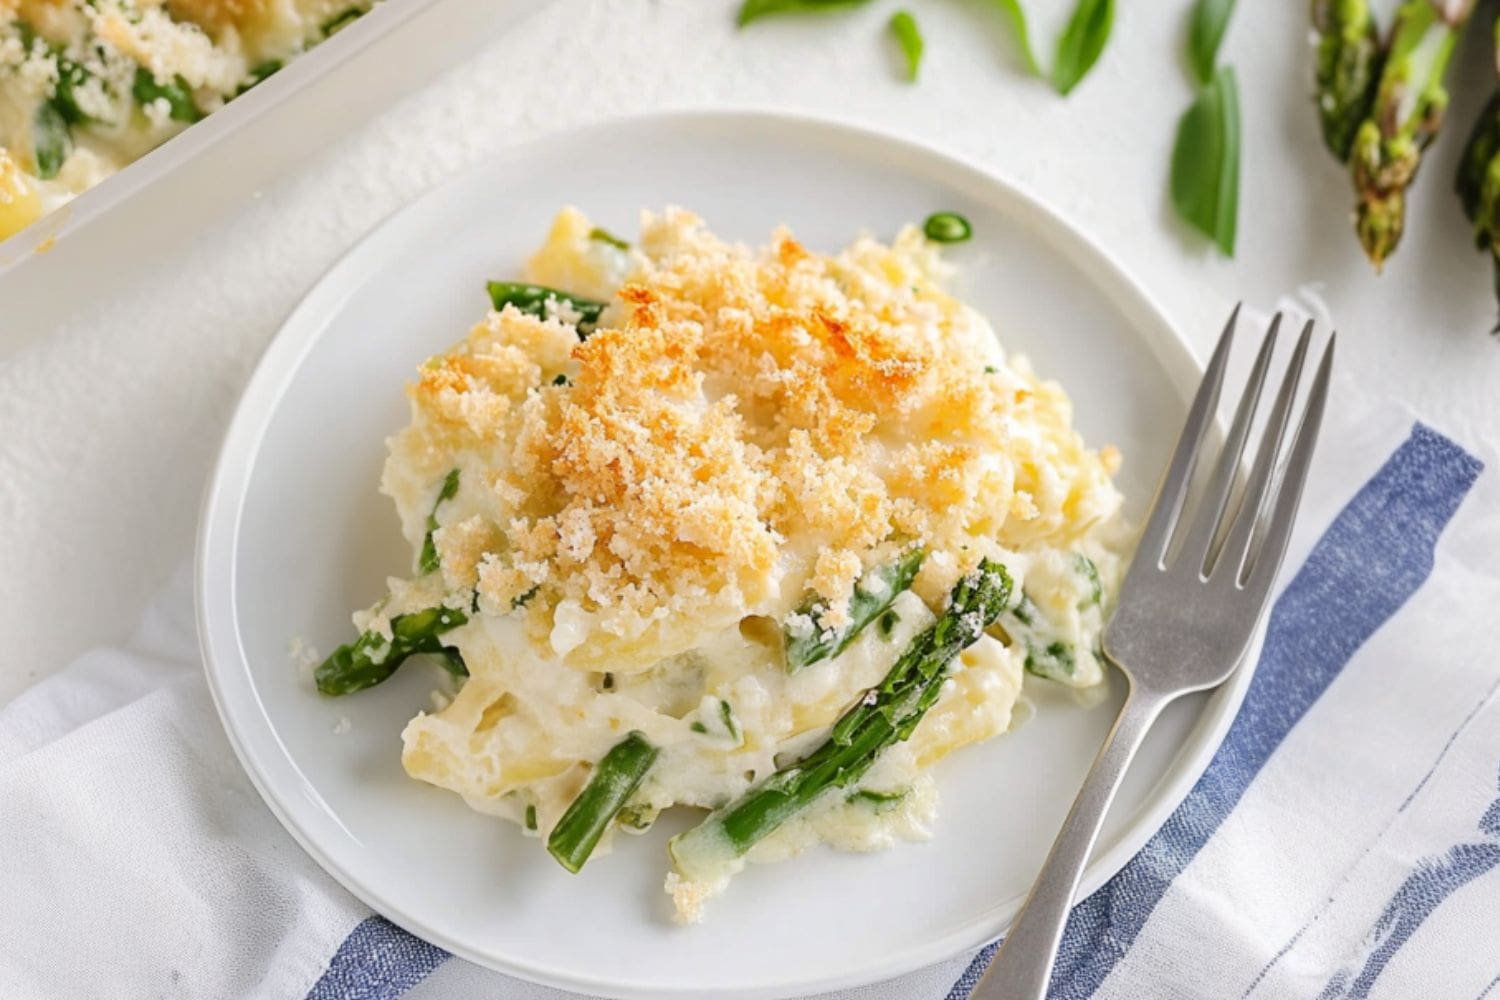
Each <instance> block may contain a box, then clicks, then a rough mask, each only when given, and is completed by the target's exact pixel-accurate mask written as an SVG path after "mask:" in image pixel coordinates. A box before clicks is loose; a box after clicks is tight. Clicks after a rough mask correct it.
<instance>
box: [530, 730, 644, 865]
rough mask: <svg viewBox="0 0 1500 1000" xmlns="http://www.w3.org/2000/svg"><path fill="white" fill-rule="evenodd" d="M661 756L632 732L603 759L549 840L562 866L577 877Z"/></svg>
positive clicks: (551, 851)
mask: <svg viewBox="0 0 1500 1000" xmlns="http://www.w3.org/2000/svg"><path fill="white" fill-rule="evenodd" d="M658 753H659V751H658V750H657V749H656V747H654V746H652V745H651V744H650V743H648V742H647V741H646V737H645V735H644V734H642V733H639V732H632V733H630V735H628V736H626V737H625V738H624V739H623V740H621V741H620V742H619V743H616V744H615V745H614V746H613V747H611V748H610V751H609V752H608V753H606V754H605V755H604V756H603V757H602V758H600V760H599V763H598V765H597V766H596V767H595V768H594V773H593V775H592V776H591V777H590V778H589V783H588V784H587V785H584V786H583V791H581V792H579V793H578V797H577V798H576V799H574V800H573V802H572V804H571V805H569V806H568V808H567V810H566V811H565V812H564V813H563V814H562V818H561V819H559V820H558V821H557V825H556V826H554V827H553V828H552V832H551V834H549V835H548V836H547V850H548V852H550V853H551V855H552V856H553V857H554V858H556V859H557V863H558V864H560V865H562V866H563V867H564V868H566V869H567V870H568V871H570V872H573V873H574V874H577V872H578V870H579V869H580V868H582V867H583V864H584V862H585V861H587V860H588V859H589V855H590V854H592V853H593V852H594V848H595V847H597V846H598V845H599V838H600V837H602V836H604V831H605V830H606V829H607V828H608V827H609V824H610V823H611V822H613V821H614V818H615V816H616V815H617V814H618V813H619V812H620V810H621V809H623V808H624V807H625V803H626V802H628V801H629V800H630V797H631V796H632V795H634V794H635V790H636V789H637V788H639V787H640V786H641V782H642V781H644V780H645V778H646V772H647V771H649V770H651V765H652V764H654V763H656V757H657V754H658Z"/></svg>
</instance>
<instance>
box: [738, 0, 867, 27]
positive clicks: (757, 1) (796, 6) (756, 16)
mask: <svg viewBox="0 0 1500 1000" xmlns="http://www.w3.org/2000/svg"><path fill="white" fill-rule="evenodd" d="M868 2H869V0H745V2H744V3H742V4H740V12H739V16H738V17H736V18H735V24H737V25H739V27H741V28H743V27H744V26H745V25H747V24H749V23H750V22H751V21H759V20H760V19H761V18H763V17H767V16H769V15H771V14H792V13H805V12H807V11H819V10H832V9H834V8H836V7H855V6H858V5H860V4H863V3H868Z"/></svg>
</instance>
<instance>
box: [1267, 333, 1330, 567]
mask: <svg viewBox="0 0 1500 1000" xmlns="http://www.w3.org/2000/svg"><path fill="white" fill-rule="evenodd" d="M1336 339H1337V334H1330V335H1329V337H1328V346H1327V347H1325V348H1323V360H1322V361H1321V362H1320V363H1319V364H1318V374H1317V376H1316V377H1314V379H1313V386H1312V389H1311V390H1310V391H1309V392H1308V394H1307V405H1306V406H1305V407H1304V408H1303V410H1302V420H1301V422H1300V423H1299V424H1298V426H1297V437H1296V440H1295V441H1293V443H1292V452H1291V455H1290V456H1289V457H1288V458H1287V462H1286V470H1285V471H1284V472H1283V473H1282V475H1281V483H1280V485H1279V487H1278V488H1277V491H1276V498H1275V501H1274V502H1275V506H1274V507H1273V508H1272V510H1271V520H1270V524H1269V526H1268V527H1267V529H1266V535H1265V540H1264V541H1262V542H1261V544H1260V548H1259V550H1258V551H1257V552H1255V553H1253V554H1252V556H1251V559H1252V560H1253V565H1252V566H1251V567H1250V575H1249V578H1248V579H1247V580H1246V582H1245V587H1246V589H1247V590H1254V591H1259V592H1262V593H1264V592H1265V591H1266V590H1269V589H1270V586H1271V581H1272V580H1274V579H1275V578H1276V571H1277V570H1278V569H1280V568H1281V560H1282V557H1283V556H1285V555H1286V547H1287V543H1288V542H1289V541H1291V537H1292V523H1293V522H1294V521H1295V520H1296V518H1297V505H1298V504H1299V503H1300V502H1301V500H1302V487H1303V486H1304V485H1305V484H1306V482H1307V470H1308V468H1309V467H1310V466H1311V465H1312V456H1313V446H1314V445H1316V444H1317V441H1318V428H1319V427H1320V426H1321V425H1322V423H1323V409H1324V407H1325V406H1326V405H1327V402H1328V383H1329V380H1330V378H1331V377H1332V372H1333V345H1334V341H1335V340H1336Z"/></svg>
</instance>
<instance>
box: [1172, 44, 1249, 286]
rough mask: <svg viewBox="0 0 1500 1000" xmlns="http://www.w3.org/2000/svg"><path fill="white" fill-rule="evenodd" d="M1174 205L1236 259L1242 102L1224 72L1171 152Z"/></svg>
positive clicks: (1202, 94)
mask: <svg viewBox="0 0 1500 1000" xmlns="http://www.w3.org/2000/svg"><path fill="white" fill-rule="evenodd" d="M1171 189H1172V190H1171V193H1172V204H1173V205H1174V206H1176V208H1177V211H1178V213H1180V214H1181V215H1182V217H1183V218H1184V219H1186V220H1187V221H1188V222H1189V223H1191V224H1192V225H1193V227H1194V228H1195V229H1197V230H1198V231H1199V232H1201V233H1203V235H1205V236H1207V237H1208V238H1209V239H1211V240H1213V241H1214V243H1215V244H1217V245H1218V247H1219V249H1220V250H1221V251H1223V253H1224V255H1225V256H1228V257H1233V256H1234V237H1235V227H1236V225H1237V220H1238V216H1239V197H1240V98H1239V86H1238V84H1237V83H1236V82H1235V77H1234V70H1233V69H1232V68H1231V67H1229V66H1225V67H1223V68H1222V69H1220V70H1219V71H1218V72H1217V73H1215V74H1214V78H1213V79H1212V80H1211V81H1209V83H1208V84H1207V85H1206V86H1204V87H1203V88H1202V89H1201V90H1199V91H1198V97H1197V100H1195V101H1194V102H1193V105H1192V107H1190V108H1188V109H1187V111H1185V112H1183V115H1182V121H1181V122H1179V123H1178V125H1177V142H1176V145H1175V146H1174V147H1173V149H1172V181H1171Z"/></svg>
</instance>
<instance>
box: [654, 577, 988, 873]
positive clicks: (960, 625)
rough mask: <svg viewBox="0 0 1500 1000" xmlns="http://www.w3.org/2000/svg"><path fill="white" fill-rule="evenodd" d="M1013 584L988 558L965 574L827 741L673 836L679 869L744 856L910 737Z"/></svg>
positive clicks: (700, 869) (695, 870)
mask: <svg viewBox="0 0 1500 1000" xmlns="http://www.w3.org/2000/svg"><path fill="white" fill-rule="evenodd" d="M1010 591H1011V581H1010V574H1009V573H1007V572H1006V571H1005V567H1004V566H1001V565H1000V564H999V563H996V562H991V561H990V560H988V559H986V560H985V561H983V562H982V563H980V565H979V568H978V569H977V570H975V571H974V572H973V573H970V574H969V575H968V576H966V577H964V578H963V579H962V580H960V581H959V582H958V585H957V586H955V587H954V588H953V592H952V594H951V595H950V597H949V601H948V607H947V608H946V609H945V610H944V611H943V613H942V614H941V615H940V616H939V617H938V619H937V621H935V622H933V624H931V625H930V626H928V627H927V629H926V630H924V631H923V632H922V633H921V634H920V635H918V636H917V637H916V638H915V639H913V640H912V643H911V645H910V646H908V647H907V649H906V651H905V652H904V653H902V654H901V657H900V658H899V659H898V660H897V661H896V663H895V665H894V666H892V667H891V669H890V671H889V672H888V673H887V674H886V676H885V679H884V680H883V681H881V683H880V685H879V686H878V687H874V688H871V689H870V690H869V691H867V692H866V693H865V696H864V697H863V698H861V699H860V700H859V701H858V702H857V703H856V704H855V705H854V706H853V707H852V708H850V709H849V710H848V711H846V712H845V713H844V714H843V716H842V717H840V719H839V720H838V722H837V723H835V724H834V727H833V730H832V731H831V732H830V733H829V735H828V739H827V740H826V741H824V742H823V744H822V745H820V746H819V747H818V748H817V749H816V750H814V751H813V752H812V753H810V754H809V755H808V756H806V757H804V758H802V759H801V760H799V761H797V762H796V763H794V764H789V765H787V766H785V767H782V768H780V769H779V770H777V771H776V773H774V774H772V775H771V776H770V777H769V778H767V779H766V780H765V781H763V782H761V783H760V784H759V785H757V786H756V787H755V788H752V789H751V790H750V791H749V792H747V793H745V794H744V795H743V796H741V797H740V798H739V799H738V800H736V801H734V802H731V803H730V804H729V805H727V806H724V807H723V808H721V809H718V810H716V811H715V812H713V813H712V814H710V815H709V816H708V818H707V819H705V820H704V821H703V823H701V824H700V825H698V826H696V827H694V828H693V829H691V830H689V831H687V832H686V833H683V834H680V835H678V836H677V837H674V838H673V839H672V841H671V845H670V850H671V852H672V859H673V862H674V864H675V865H676V867H677V869H678V871H679V873H681V874H682V875H684V876H685V877H687V878H690V879H691V878H696V877H701V876H703V875H705V874H708V872H707V871H706V870H705V868H704V867H701V866H703V865H705V864H706V865H707V866H708V867H709V868H711V867H712V864H713V862H715V861H722V860H724V857H725V850H726V849H727V852H728V854H729V855H730V856H732V857H738V856H740V855H743V854H744V853H745V852H746V851H748V850H750V848H751V847H753V846H755V844H756V843H757V842H759V841H760V840H761V839H762V838H764V837H766V836H767V835H768V834H770V833H771V832H772V831H774V830H775V829H776V828H777V827H779V826H780V825H781V824H782V823H784V822H786V821H787V820H788V819H790V818H791V817H792V816H795V815H796V814H797V813H798V812H800V811H802V810H803V809H806V808H807V807H808V806H809V805H811V804H812V802H813V801H814V800H815V799H817V798H818V797H819V796H820V795H822V794H823V793H824V792H826V791H828V790H829V789H832V788H847V787H849V786H851V785H854V784H856V783H857V782H858V781H859V779H860V777H861V776H863V775H864V773H865V772H866V771H867V770H869V768H870V766H871V765H872V764H874V763H875V761H876V759H877V758H878V757H879V756H880V754H881V753H882V752H883V751H884V750H885V749H886V748H888V747H891V746H894V745H895V744H896V743H899V742H901V741H902V740H905V739H907V738H908V737H910V736H911V734H912V732H913V731H914V730H915V729H916V727H917V724H918V723H919V722H921V721H922V717H923V716H924V715H925V714H926V713H927V710H928V709H929V708H931V707H932V705H933V703H934V702H936V701H937V699H938V695H939V694H940V693H941V691H942V685H943V681H944V679H945V678H946V677H947V676H948V666H949V664H950V663H952V661H953V660H954V658H955V657H957V656H958V654H959V653H960V652H962V651H963V650H964V648H965V647H967V646H969V645H970V644H971V643H973V642H974V641H975V640H977V639H978V638H979V637H980V635H981V634H983V632H984V630H985V629H986V628H988V627H989V626H990V625H991V624H993V623H994V621H995V619H996V618H997V617H998V616H999V615H1000V613H1001V611H1003V610H1004V609H1005V606H1006V604H1007V603H1008V602H1009V600H1010Z"/></svg>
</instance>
